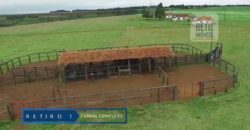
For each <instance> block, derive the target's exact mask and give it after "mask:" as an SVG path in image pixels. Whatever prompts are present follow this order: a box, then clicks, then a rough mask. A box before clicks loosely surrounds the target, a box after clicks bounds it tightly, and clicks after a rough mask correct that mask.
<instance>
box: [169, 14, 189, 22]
mask: <svg viewBox="0 0 250 130" xmlns="http://www.w3.org/2000/svg"><path fill="white" fill-rule="evenodd" d="M186 20H189V15H188V14H175V15H174V16H173V17H172V21H186Z"/></svg>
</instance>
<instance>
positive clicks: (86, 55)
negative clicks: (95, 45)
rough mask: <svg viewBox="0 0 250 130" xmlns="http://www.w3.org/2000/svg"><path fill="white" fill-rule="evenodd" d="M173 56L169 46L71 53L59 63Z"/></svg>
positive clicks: (60, 58) (66, 53)
mask: <svg viewBox="0 0 250 130" xmlns="http://www.w3.org/2000/svg"><path fill="white" fill-rule="evenodd" d="M172 55H174V53H173V52H172V50H171V49H170V48H169V47H168V46H155V47H137V48H116V49H107V50H90V51H69V52H62V53H61V54H60V57H59V61H58V63H59V64H64V65H67V64H80V63H91V62H92V63H93V62H104V61H113V60H124V59H141V58H148V57H151V58H154V57H166V56H172Z"/></svg>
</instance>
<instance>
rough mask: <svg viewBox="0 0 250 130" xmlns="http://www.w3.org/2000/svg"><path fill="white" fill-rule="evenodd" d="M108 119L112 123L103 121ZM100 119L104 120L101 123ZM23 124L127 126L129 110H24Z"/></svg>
mask: <svg viewBox="0 0 250 130" xmlns="http://www.w3.org/2000/svg"><path fill="white" fill-rule="evenodd" d="M96 112H97V113H96ZM102 112H103V113H102ZM108 112H110V113H108ZM112 112H113V113H112ZM115 112H119V113H115ZM106 118H107V119H112V121H109V120H107V121H103V120H105V119H106ZM100 119H102V120H101V121H100ZM116 119H117V121H116ZM88 120H90V121H88ZM22 123H23V124H127V123H128V110H127V108H80V109H73V108H24V109H22Z"/></svg>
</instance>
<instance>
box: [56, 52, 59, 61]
mask: <svg viewBox="0 0 250 130" xmlns="http://www.w3.org/2000/svg"><path fill="white" fill-rule="evenodd" d="M58 59H59V56H58V51H56V60H57V61H58Z"/></svg>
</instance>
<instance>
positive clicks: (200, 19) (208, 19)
mask: <svg viewBox="0 0 250 130" xmlns="http://www.w3.org/2000/svg"><path fill="white" fill-rule="evenodd" d="M212 20H213V18H212V17H210V16H201V17H198V18H197V19H196V20H195V21H212Z"/></svg>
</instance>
